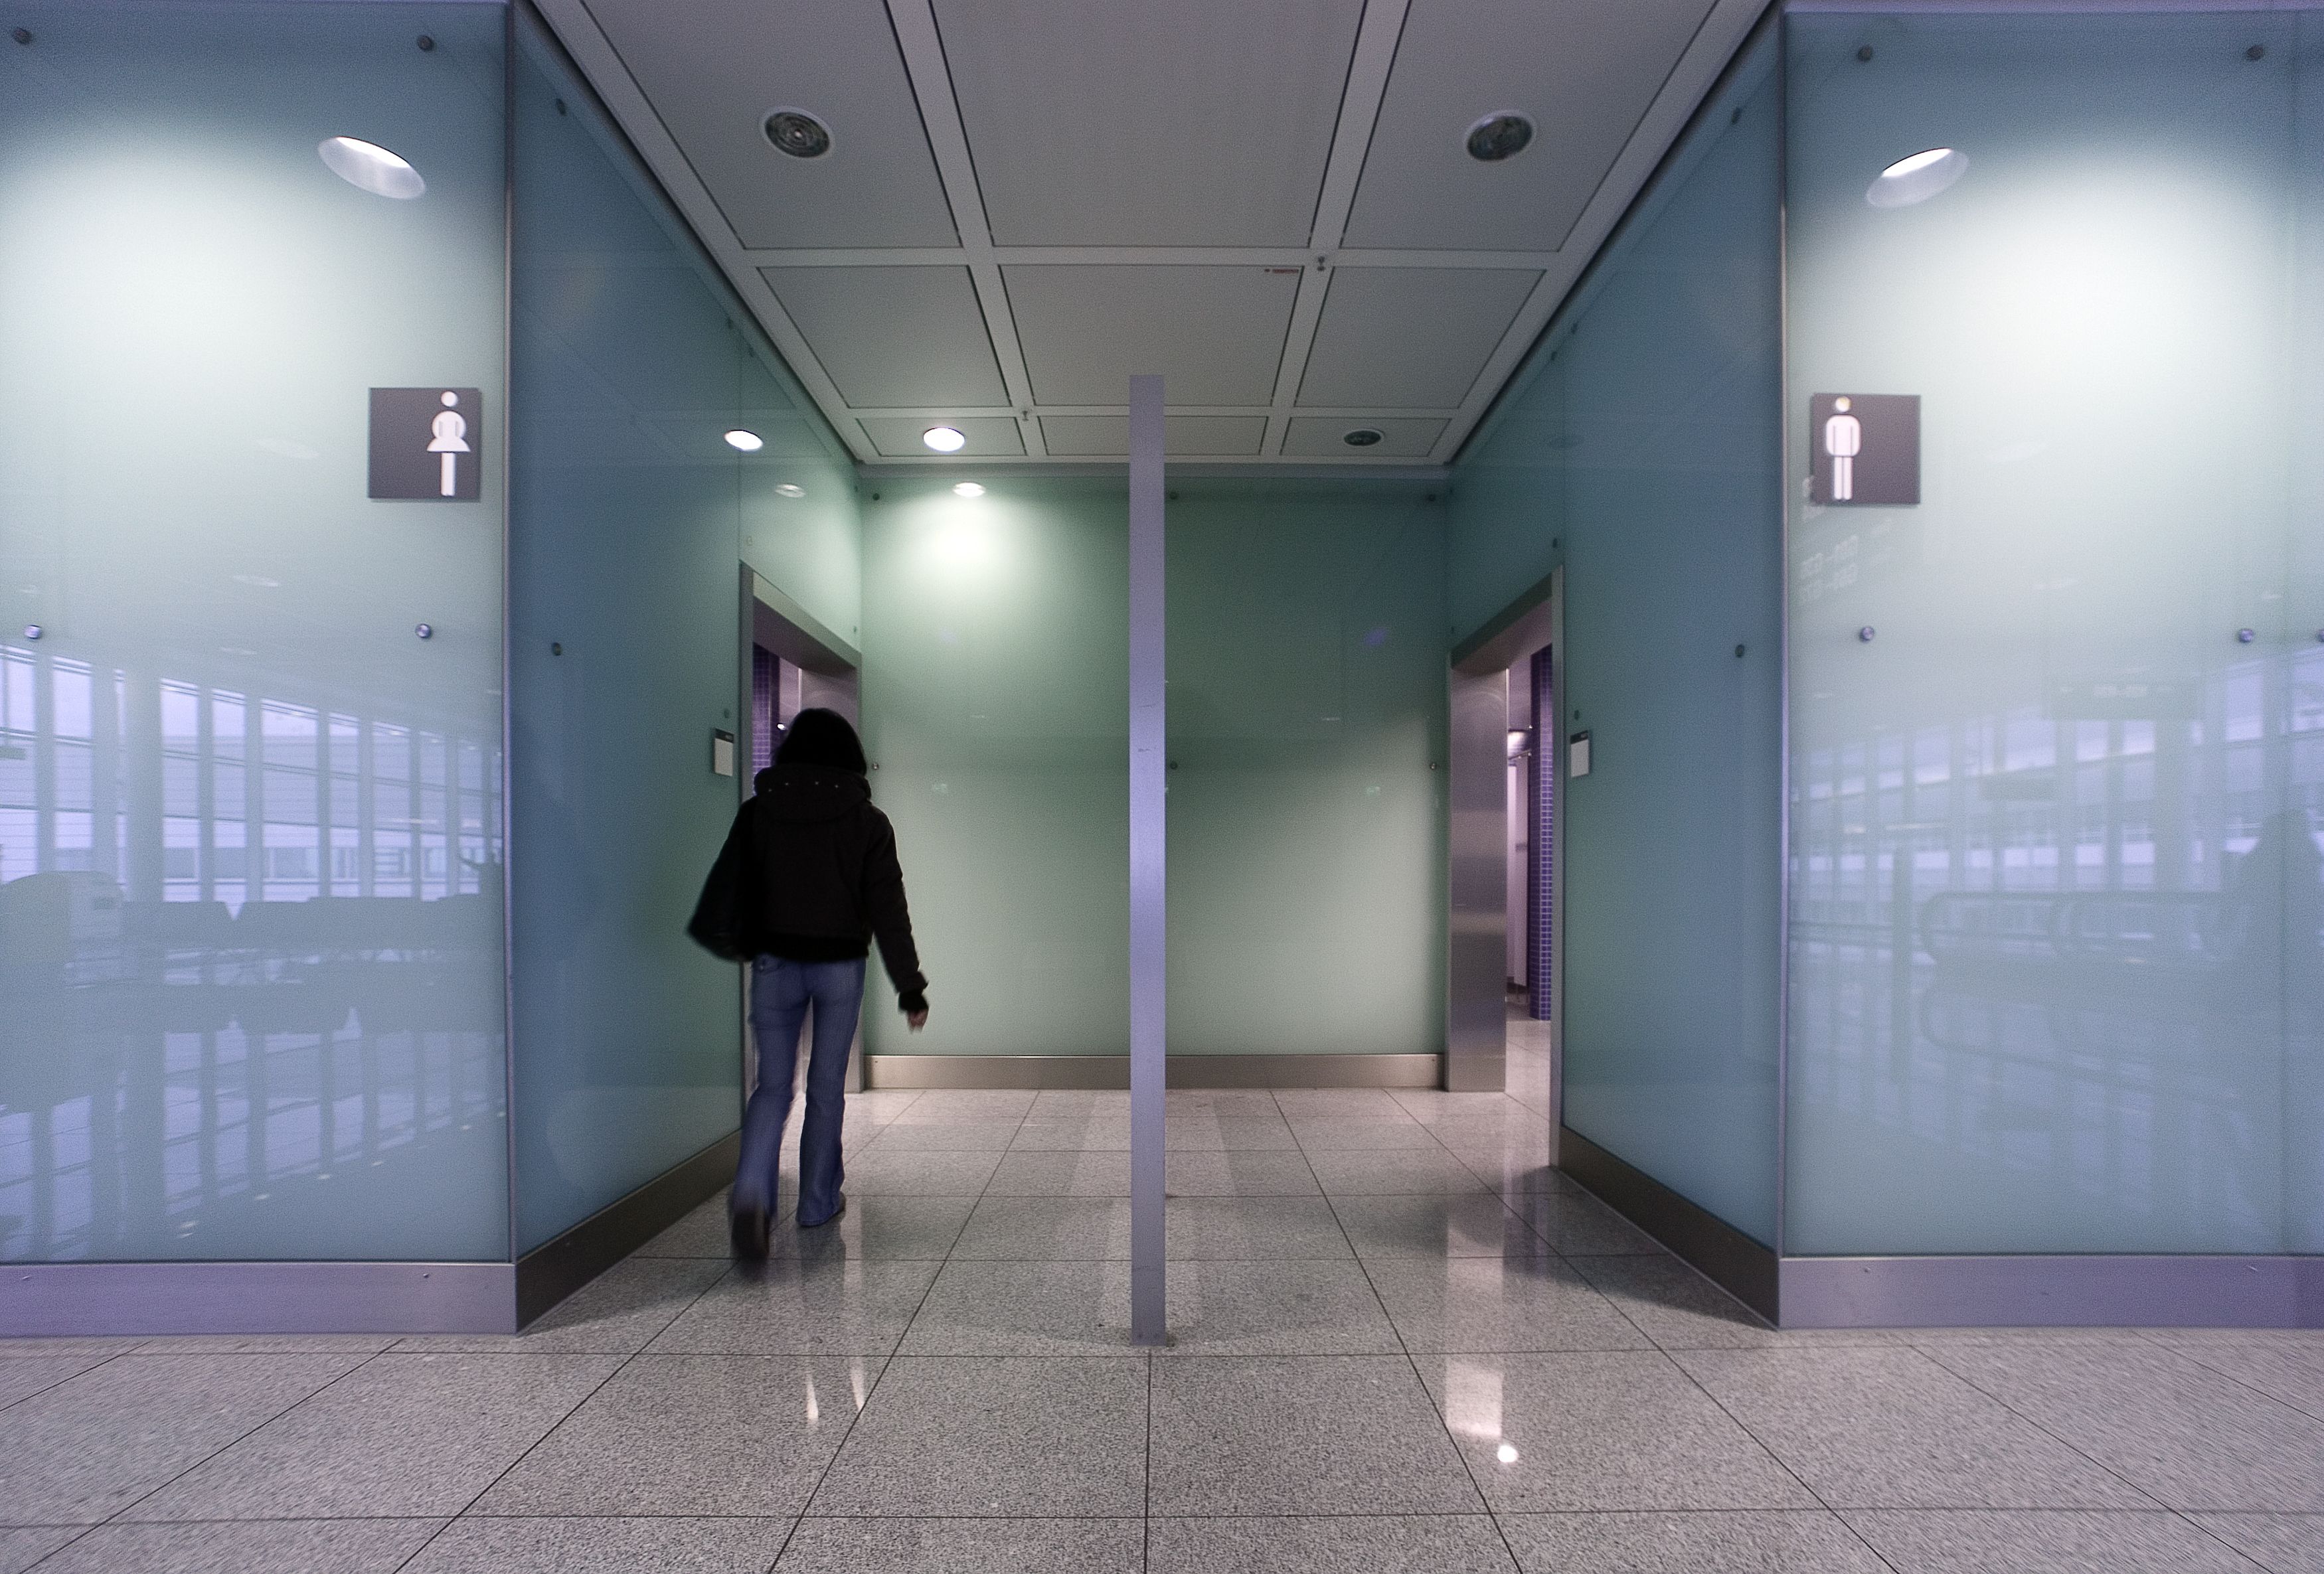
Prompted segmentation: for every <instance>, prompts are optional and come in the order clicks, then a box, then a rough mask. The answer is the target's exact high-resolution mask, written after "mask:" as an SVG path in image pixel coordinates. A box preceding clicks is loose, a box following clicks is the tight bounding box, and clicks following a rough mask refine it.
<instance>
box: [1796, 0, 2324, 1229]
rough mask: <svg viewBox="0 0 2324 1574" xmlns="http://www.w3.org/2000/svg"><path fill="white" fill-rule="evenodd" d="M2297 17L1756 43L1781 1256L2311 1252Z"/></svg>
mask: <svg viewBox="0 0 2324 1574" xmlns="http://www.w3.org/2000/svg"><path fill="white" fill-rule="evenodd" d="M2317 23H2318V19H2317V18H2316V17H2315V16H2313V15H2312V14H2310V15H2306V16H2298V15H2295V14H2288V13H2286V14H2269V15H2260V14H2247V15H2236V14H2201V15H2193V14H2190V15H2153V14H2148V15H2135V14H2105V15H2088V16H2058V15H2052V16H2004V15H1993V14H1981V15H1956V16H1915V17H1910V18H1897V17H1888V18H1877V17H1866V16H1839V15H1802V16H1798V17H1795V18H1794V19H1793V20H1792V22H1791V23H1790V34H1789V49H1790V80H1791V97H1790V106H1789V116H1790V134H1791V143H1790V183H1789V192H1788V204H1789V216H1790V229H1789V236H1788V245H1789V259H1790V266H1791V272H1790V290H1791V300H1790V322H1791V345H1790V354H1791V369H1792V384H1791V388H1792V391H1791V403H1792V406H1793V408H1792V410H1790V412H1789V419H1788V427H1789V433H1790V443H1791V453H1792V464H1793V472H1792V473H1793V474H1794V476H1795V477H1799V478H1801V479H1802V480H1803V481H1804V480H1805V478H1807V477H1808V476H1809V475H1810V474H1811V470H1812V468H1815V467H1816V466H1817V465H1821V464H1827V463H1829V460H1828V457H1827V456H1823V455H1821V454H1819V453H1817V452H1816V451H1815V450H1814V449H1812V443H1814V444H1823V443H1824V441H1825V439H1826V437H1828V436H1829V433H1828V432H1827V430H1826V428H1824V427H1823V426H1821V425H1818V426H1813V427H1812V425H1811V422H1812V420H1821V421H1829V420H1830V419H1831V417H1830V416H1828V415H1825V414H1824V413H1823V412H1824V411H1825V410H1828V409H1835V408H1836V407H1831V406H1826V405H1819V406H1816V407H1815V412H1816V413H1815V414H1814V415H1812V412H1811V403H1810V400H1811V398H1812V396H1816V395H1824V396H1828V397H1831V396H1837V395H1840V394H1841V393H1851V394H1853V393H1865V394H1884V393H1885V394H1911V395H1918V396H1919V398H1920V400H1921V403H1920V407H1919V422H1920V425H1919V433H1918V441H1919V469H1920V475H1919V484H1920V492H1919V496H1920V500H1921V501H1920V502H1918V503H1917V504H1916V505H1888V504H1881V503H1876V502H1871V501H1864V502H1855V503H1849V504H1841V503H1838V502H1832V503H1829V504H1827V503H1824V502H1818V501H1815V500H1814V499H1813V498H1812V497H1811V496H1809V495H1807V494H1805V493H1803V494H1802V497H1801V500H1800V501H1798V502H1796V503H1795V511H1794V519H1793V529H1792V546H1791V552H1792V563H1791V573H1792V579H1791V592H1790V594H1791V605H1792V641H1793V642H1792V661H1793V675H1794V682H1793V694H1792V704H1793V735H1792V736H1793V748H1794V754H1793V760H1792V803H1791V815H1792V849H1793V860H1794V862H1793V870H1792V879H1793V906H1792V932H1791V943H1792V957H1793V963H1792V1016H1791V1022H1792V1046H1791V1058H1790V1066H1791V1082H1790V1125H1789V1155H1790V1179H1789V1187H1790V1191H1789V1213H1788V1221H1789V1222H1788V1237H1787V1238H1788V1244H1789V1245H1790V1247H1791V1248H1792V1249H1793V1250H1794V1251H1797V1252H1803V1253H1855V1252H1867V1253H1868V1252H1881V1253H1952V1252H2244V1251H2249V1252H2272V1251H2281V1250H2286V1249H2310V1250H2312V1249H2314V1247H2315V1244H2316V1239H2317V1236H2316V1229H2317V1220H2318V1210H2317V1207H2316V1199H2317V1195H2318V1188H2317V1176H2318V1160H2317V1154H2318V1144H2317V1141H2316V1130H2317V1126H2316V1122H2317V1110H2318V1108H2319V1096H2318V1095H2319V1089H2318V1086H2317V1083H2316V1082H2315V1079H2314V1072H2313V1067H2314V1065H2315V1063H2316V1056H2315V1054H2314V1048H2313V1045H2314V1044H2315V1035H2316V1011H2317V1008H2318V1000H2319V989H2318V981H2319V970H2318V967H2317V956H2316V946H2317V943H2318V937H2317V928H2318V923H2319V909H2318V885H2317V870H2318V865H2319V856H2318V853H2317V851H2316V843H2315V840H2314V836H2313V816H2314V815H2315V812H2316V811H2317V809H2318V808H2319V807H2324V799H2320V798H2319V793H2324V769H2319V768H2324V759H2319V756H2318V755H2317V754H2316V753H2315V738H2316V730H2317V729H2318V727H2319V723H2324V714H2319V712H2318V709H2317V706H2316V704H2314V702H2313V695H2312V694H2311V693H2310V688H2303V687H2302V684H2303V683H2305V684H2308V685H2310V686H2311V687H2312V685H2313V682H2314V678H2315V675H2316V660H2317V655H2316V653H2317V650H2318V649H2319V648H2318V645H2317V642H2316V640H2317V633H2316V631H2317V627H2318V625H2319V624H2324V603H2319V594H2318V592H2319V584H2318V582H2317V579H2316V576H2315V572H2314V561H2315V554H2314V548H2313V539H2314V537H2315V535H2316V532H2315V529H2314V524H2313V521H2314V517H2315V508H2316V500H2317V498H2318V488H2319V458H2318V456H2317V454H2316V452H2315V445H2314V444H2313V442H2312V441H2308V440H2306V439H2305V437H2303V436H2302V434H2305V433H2310V432H2312V431H2313V429H2314V426H2315V421H2316V418H2317V416H2318V413H2319V382H2318V380H2319V375H2324V356H2319V354H2317V353H2316V352H2317V345H2318V340H2317V324H2316V311H2317V303H2318V301H2319V299H2324V273H2319V261H2318V259H2319V249H2318V245H2317V240H2318V235H2319V230H2318V219H2319V207H2318V205H2317V201H2316V196H2317V190H2318V187H2317V170H2318V166H2319V159H2318V152H2319V146H2318V140H2317V137H2318V133H2317V128H2316V126H2315V124H2314V119H2315V110H2314V106H2315V105H2316V104H2317V103H2318V102H2319V100H2318V98H2317V97H2316V78H2317V75H2318V69H2319V57H2318V53H2317V45H2318V43H2319V33H2318V32H2317ZM1867 46H1868V48H1869V51H1870V56H1871V58H1870V59H1869V60H1865V59H1860V58H1859V51H1863V50H1865V49H1866V48H1867ZM2303 87H2304V88H2305V92H2304V94H2303V93H2302V91H2301V89H2302V88H2303ZM1945 148H1950V149H1953V150H1956V154H1957V156H1959V155H1965V157H1966V165H1965V169H1964V168H1963V167H1960V166H1959V165H1955V164H1950V163H1946V162H1943V161H1923V162H1924V165H1925V166H1926V167H1925V168H1924V169H1923V170H1920V171H1918V172H1917V173H1916V172H1915V171H1913V170H1899V171H1898V172H1897V173H1895V174H1894V175H1886V176H1884V174H1883V171H1884V170H1886V169H1888V168H1889V167H1891V166H1892V165H1893V164H1895V163H1896V162H1897V161H1903V160H1905V159H1906V158H1908V157H1909V156H1911V155H1916V154H1921V153H1923V152H1934V151H1936V150H1940V149H1945ZM2296 171H2297V173H2295V172H2296ZM1946 176H1950V177H1951V181H1950V184H1948V183H1946V180H1945V179H1942V178H1941V177H1946ZM2293 242H2297V244H2292V243H2293ZM2295 350H2296V351H2297V352H2298V353H2295ZM1873 420H1874V410H1873V409H1872V407H1867V414H1866V418H1865V424H1864V425H1863V426H1862V427H1861V429H1860V431H1859V432H1858V434H1857V435H1856V436H1855V437H1853V438H1852V439H1851V446H1858V447H1860V450H1861V455H1860V457H1858V458H1857V459H1855V461H1854V465H1855V467H1856V477H1857V478H1858V479H1862V478H1865V477H1867V476H1870V475H1872V474H1874V473H1875V470H1874V465H1875V458H1876V449H1877V446H1878V445H1879V443H1880V442H1881V440H1882V439H1881V437H1879V435H1878V432H1879V430H1886V429H1888V428H1878V429H1876V427H1875V425H1874V424H1872V423H1873ZM1838 452H1839V450H1838V449H1831V453H1834V454H1836V453H1838ZM1890 452H1894V450H1893V449H1892V450H1890ZM1882 462H1883V463H1886V461H1885V460H1883V461H1882ZM1820 484H1822V485H1823V486H1825V487H1826V489H1827V494H1828V489H1829V487H1830V485H1831V477H1830V476H1829V474H1827V475H1826V479H1825V481H1824V482H1823V483H1820ZM1871 491H1872V492H1873V493H1874V494H1875V495H1882V494H1881V493H1880V492H1879V488H1878V486H1877V484H1874V485H1872V486H1871ZM2303 509H2304V513H2303ZM2295 520H2300V521H2301V522H2300V523H2298V524H2297V526H2296V528H2295ZM2295 538H2305V544H2303V545H2302V546H2301V548H2299V557H2298V558H2297V561H2298V562H2299V563H2300V564H2301V577H2300V579H2299V580H2298V581H2297V582H2296V583H2295V582H2294V581H2293V580H2292V579H2291V578H2290V577H2289V576H2288V575H2287V572H2286V569H2287V561H2288V559H2287V550H2288V548H2289V546H2290V543H2291V542H2292V540H2293V539H2295ZM2239 631H2248V636H2247V637H2244V636H2241V635H2239ZM2287 923H2290V924H2291V925H2292V928H2293V931H2294V933H2293V934H2292V941H2293V943H2292V948H2291V951H2290V953H2288V954H2287V951H2286V948H2285V944H2284V937H2285V934H2286V925H2287ZM2288 1033H2289V1034H2294V1035H2300V1036H2302V1040H2303V1042H2304V1043H2305V1045H2307V1046H2308V1047H2306V1048H2305V1049H2304V1050H2303V1051H2302V1052H2301V1053H2300V1054H2296V1055H2288V1054H2287V1049H2288V1047H2289V1044H2290V1042H2291V1041H2290V1039H2289V1038H2288Z"/></svg>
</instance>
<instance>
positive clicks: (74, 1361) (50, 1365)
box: [0, 1356, 106, 1410]
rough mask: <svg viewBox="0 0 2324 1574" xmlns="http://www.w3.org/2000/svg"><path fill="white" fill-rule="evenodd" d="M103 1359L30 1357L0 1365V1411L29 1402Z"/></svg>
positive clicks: (88, 1357)
mask: <svg viewBox="0 0 2324 1574" xmlns="http://www.w3.org/2000/svg"><path fill="white" fill-rule="evenodd" d="M105 1360H106V1357H104V1356H32V1357H27V1358H23V1359H21V1360H14V1361H0V1410H5V1409H6V1408H7V1407H8V1406H10V1405H11V1404H15V1403H16V1402H17V1401H18V1400H20V1399H29V1398H31V1397H32V1395H35V1394H39V1393H41V1392H42V1391H43V1390H46V1389H50V1388H53V1387H55V1386H56V1385H58V1384H60V1383H61V1382H63V1381H64V1380H65V1379H66V1378H68V1377H75V1376H79V1375H80V1374H81V1373H83V1372H86V1371H88V1369H89V1368H90V1367H94V1366H97V1365H99V1364H100V1363H102V1362H103V1361H105Z"/></svg>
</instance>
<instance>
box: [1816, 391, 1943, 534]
mask: <svg viewBox="0 0 2324 1574" xmlns="http://www.w3.org/2000/svg"><path fill="white" fill-rule="evenodd" d="M1807 436H1808V459H1809V465H1808V501H1809V502H1814V503H1837V504H1839V505H1840V506H1842V507H1846V508H1865V507H1875V508H1878V507H1889V508H1893V507H1895V506H1898V505H1900V504H1902V505H1905V506H1910V505H1911V504H1914V503H1916V502H1920V501H1921V396H1920V395H1919V394H1917V393H1819V394H1816V395H1815V396H1814V397H1812V399H1810V400H1809V401H1808V431H1807Z"/></svg>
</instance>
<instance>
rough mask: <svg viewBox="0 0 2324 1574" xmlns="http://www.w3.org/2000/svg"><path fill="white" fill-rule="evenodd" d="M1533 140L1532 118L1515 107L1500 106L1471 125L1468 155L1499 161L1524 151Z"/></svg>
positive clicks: (1495, 162)
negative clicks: (1520, 112)
mask: <svg viewBox="0 0 2324 1574" xmlns="http://www.w3.org/2000/svg"><path fill="white" fill-rule="evenodd" d="M1531 141H1533V122H1532V121H1530V120H1528V119H1526V117H1525V116H1524V115H1519V114H1518V113H1517V111H1516V110H1514V109H1497V110H1495V111H1494V112H1493V113H1492V114H1490V115H1486V116H1485V117H1484V118H1483V119H1482V120H1480V121H1478V122H1477V123H1476V124H1474V125H1472V126H1471V127H1470V128H1469V137H1468V148H1469V156H1470V157H1471V158H1472V159H1474V160H1476V161H1478V162H1479V163H1480V164H1498V163H1499V162H1500V161H1502V160H1503V159H1513V158H1515V157H1517V155H1518V154H1519V153H1521V152H1525V150H1526V143H1530V142H1531Z"/></svg>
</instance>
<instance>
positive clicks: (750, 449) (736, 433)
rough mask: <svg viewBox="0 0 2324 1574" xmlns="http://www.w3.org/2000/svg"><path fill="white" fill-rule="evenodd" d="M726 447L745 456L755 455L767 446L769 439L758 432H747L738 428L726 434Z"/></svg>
mask: <svg viewBox="0 0 2324 1574" xmlns="http://www.w3.org/2000/svg"><path fill="white" fill-rule="evenodd" d="M726 446H728V447H730V448H734V449H739V450H740V451H741V452H742V453H745V454H755V453H757V452H758V451H759V450H760V449H761V448H763V447H765V446H767V439H766V438H764V437H761V436H759V434H758V433H756V432H746V431H744V430H743V429H742V428H740V427H736V428H734V429H733V431H731V432H729V433H727V434H726Z"/></svg>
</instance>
